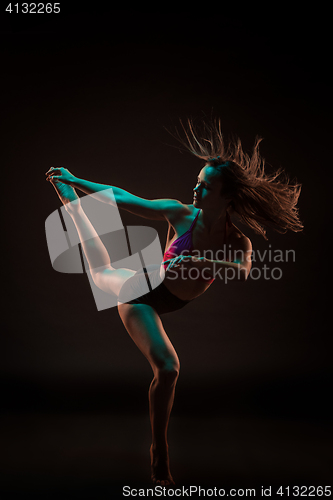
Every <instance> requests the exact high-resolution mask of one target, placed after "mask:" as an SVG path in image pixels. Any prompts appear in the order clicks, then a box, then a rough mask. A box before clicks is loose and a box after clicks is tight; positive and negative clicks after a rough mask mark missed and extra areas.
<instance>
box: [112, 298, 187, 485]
mask: <svg viewBox="0 0 333 500" xmlns="http://www.w3.org/2000/svg"><path fill="white" fill-rule="evenodd" d="M118 311H119V315H120V317H121V319H122V321H123V323H124V326H125V328H126V330H127V331H128V333H129V334H130V336H131V337H132V339H133V340H134V342H135V343H136V345H137V346H138V348H139V349H140V350H141V352H142V353H143V354H144V356H145V357H146V358H147V359H148V361H149V363H150V365H151V367H152V369H153V373H154V378H153V380H152V383H151V385H150V388H149V410H150V422H151V430H152V444H151V448H150V455H151V477H152V480H153V482H154V483H155V484H161V485H170V484H174V481H173V479H172V476H171V473H170V467H169V454H168V442H167V431H168V423H169V418H170V412H171V409H172V405H173V400H174V394H175V386H176V382H177V379H178V375H179V368H180V365H179V359H178V356H177V353H176V351H175V349H174V347H173V345H172V344H171V342H170V340H169V338H168V336H167V334H166V332H165V330H164V328H163V325H162V322H161V320H160V317H159V316H158V314H157V313H156V312H155V310H154V309H153V308H152V307H150V306H148V305H146V304H119V306H118Z"/></svg>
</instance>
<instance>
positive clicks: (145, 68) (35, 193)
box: [1, 2, 332, 498]
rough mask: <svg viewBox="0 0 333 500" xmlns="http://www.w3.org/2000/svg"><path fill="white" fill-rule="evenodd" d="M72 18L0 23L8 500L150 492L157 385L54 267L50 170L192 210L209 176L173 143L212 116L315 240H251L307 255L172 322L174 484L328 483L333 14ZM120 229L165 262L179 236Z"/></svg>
mask: <svg viewBox="0 0 333 500" xmlns="http://www.w3.org/2000/svg"><path fill="white" fill-rule="evenodd" d="M267 5H268V4H267ZM61 8H62V11H61V14H59V15H48V16H46V15H34V16H33V15H23V14H14V13H12V14H9V13H4V15H3V18H2V21H1V23H2V32H1V60H2V63H1V64H2V80H1V87H2V91H1V96H2V102H1V115H2V131H1V137H2V146H1V149H2V151H1V152H2V168H1V171H2V177H3V180H2V201H3V208H2V215H3V217H2V242H3V243H2V246H3V250H4V256H3V260H2V264H3V266H2V269H3V273H2V283H3V285H2V286H3V298H4V299H5V300H3V301H2V303H3V318H4V321H3V325H4V328H3V335H2V342H3V347H2V349H1V354H2V360H1V375H2V377H1V378H2V390H1V401H2V407H3V411H2V422H3V423H2V433H3V443H4V446H3V453H2V455H3V456H2V459H3V464H2V471H3V473H4V477H3V479H2V489H3V498H14V497H15V496H16V495H18V496H19V497H22V494H23V493H26V492H33V493H34V494H35V495H37V494H38V493H40V494H41V495H42V496H44V495H45V494H47V495H48V496H50V495H51V494H54V496H55V497H56V498H58V497H60V495H61V497H64V495H65V498H74V497H75V496H76V495H78V496H80V498H85V496H87V498H104V497H105V498H106V497H109V495H110V493H111V492H114V491H117V492H118V496H119V497H120V496H121V488H122V486H123V485H125V484H128V485H131V486H133V487H134V486H135V485H144V486H148V485H149V458H148V449H149V444H150V429H149V419H148V398H147V391H148V387H149V384H150V380H151V377H152V373H151V369H150V367H149V365H148V363H147V361H146V360H145V359H144V357H143V356H142V355H141V354H140V353H139V351H138V350H137V348H136V346H135V345H134V343H133V342H132V341H131V339H130V338H129V336H128V334H127V333H126V331H125V330H124V327H123V326H122V323H121V320H120V318H119V316H118V312H117V310H116V309H108V310H104V311H100V312H98V311H97V309H96V306H95V303H94V300H93V296H92V293H91V290H90V287H89V283H88V279H87V277H86V276H85V275H78V274H76V275H67V274H61V273H56V272H55V271H54V270H53V269H52V266H51V263H50V259H49V255H48V250H47V245H46V238H45V230H44V224H45V220H46V218H47V217H48V215H49V214H50V213H51V212H53V211H54V210H56V209H57V208H58V207H59V200H58V197H57V196H56V194H55V192H54V191H53V188H52V186H51V185H49V184H47V183H46V182H45V176H44V172H46V171H47V170H48V169H49V167H50V166H51V165H64V166H66V167H67V168H69V169H70V170H71V171H72V172H73V173H74V174H75V175H77V176H78V177H81V178H85V179H88V180H92V181H95V182H100V183H104V184H110V185H115V186H120V187H122V188H124V189H126V190H128V191H130V192H133V193H135V194H137V195H139V196H142V197H146V198H162V197H173V198H176V199H180V200H182V201H184V202H187V203H191V199H192V188H193V185H194V182H195V178H196V175H197V173H198V171H199V169H200V168H201V165H200V163H199V162H198V161H197V160H196V159H195V158H194V157H192V156H190V155H188V154H186V153H185V154H184V153H183V154H182V153H180V152H179V150H178V149H176V148H175V147H174V146H177V145H178V144H177V142H176V141H175V140H174V139H173V138H172V136H171V135H170V134H168V133H167V131H166V130H165V128H164V127H167V128H168V129H170V130H174V127H175V126H176V125H178V124H179V118H181V119H182V120H186V118H187V117H192V118H194V119H196V120H198V121H200V119H201V118H202V117H205V116H206V117H209V116H210V115H211V114H212V113H213V115H214V116H218V117H221V121H222V126H223V130H224V131H225V134H226V136H228V135H230V134H236V135H238V136H240V137H241V139H242V142H243V146H244V148H245V149H246V150H247V151H250V150H251V147H252V145H253V142H254V139H255V136H256V135H257V134H258V135H260V136H262V137H264V141H263V142H262V145H261V152H262V155H263V156H264V157H265V158H266V161H267V162H268V164H271V165H272V166H273V167H274V168H277V167H280V166H282V167H284V168H285V169H286V171H287V172H288V173H289V174H290V175H291V177H296V178H297V180H298V181H299V182H301V183H302V184H303V188H302V193H301V197H300V201H299V208H300V216H301V219H302V221H303V222H304V226H305V229H304V232H303V233H295V234H293V233H290V234H286V235H280V234H278V233H274V232H273V231H271V230H268V238H269V240H268V241H264V239H263V238H262V237H259V236H257V235H255V234H254V233H253V232H252V231H251V230H249V229H246V228H244V227H242V226H241V227H242V229H243V230H244V231H245V233H246V234H247V235H248V236H249V237H250V238H251V240H252V243H253V248H254V249H255V250H256V251H257V250H259V251H263V250H265V249H269V248H271V249H272V250H274V249H280V250H282V251H283V252H285V251H286V250H288V249H294V250H295V255H296V260H295V262H289V263H283V264H281V268H282V270H283V277H282V279H281V280H273V279H270V280H264V279H263V278H261V279H259V280H248V281H247V282H246V283H245V284H236V283H235V284H227V285H226V284H224V283H222V282H215V283H214V285H213V286H212V287H211V288H210V289H209V290H208V292H207V293H206V294H205V295H204V296H202V297H200V298H199V299H198V300H196V301H194V302H193V303H192V304H190V305H188V306H187V308H186V309H185V310H183V311H178V312H175V313H173V314H170V315H166V316H164V317H163V318H162V319H163V323H164V326H165V329H166V331H167V333H168V335H169V336H170V339H171V341H172V342H173V344H174V346H175V348H176V350H177V352H178V355H179V358H180V362H181V376H180V378H179V382H178V385H177V392H176V400H175V405H174V410H173V415H172V419H171V423H170V432H169V437H170V448H171V451H170V454H171V465H172V472H173V475H174V478H175V480H176V483H177V486H181V485H183V484H197V485H201V486H205V485H206V487H211V488H212V487H214V486H220V487H229V486H230V487H248V488H249V487H254V486H255V487H258V488H259V486H261V485H277V486H279V485H284V486H288V485H290V486H292V485H294V484H298V485H302V484H307V485H310V484H312V485H316V486H318V485H325V484H326V485H327V484H330V479H331V478H332V476H330V475H329V453H328V450H329V449H330V446H331V442H330V437H331V436H330V429H331V428H330V422H331V421H330V418H331V415H330V412H329V409H330V404H329V400H330V394H331V384H330V374H331V368H330V367H331V359H330V358H331V356H330V354H331V353H330V349H329V340H330V337H331V325H330V318H329V313H330V310H329V305H330V304H329V297H330V280H329V271H330V267H331V265H330V263H331V258H330V256H331V249H330V246H329V241H330V237H329V232H330V222H331V217H330V215H331V209H330V201H331V199H330V188H331V186H330V185H331V182H332V174H331V163H332V161H331V133H330V132H331V130H330V118H331V111H332V110H331V107H330V97H331V95H330V94H331V88H332V85H331V84H332V81H331V80H330V66H331V65H330V63H329V59H330V40H329V26H328V22H327V21H326V18H327V16H328V12H326V13H325V12H321V13H317V12H314V11H310V10H308V11H305V10H303V11H302V12H300V11H298V12H293V13H290V12H284V11H283V10H281V9H280V10H279V11H277V10H275V9H274V7H272V6H271V5H270V6H269V8H268V6H267V8H266V9H260V10H255V9H256V7H254V6H253V7H251V8H248V10H244V8H241V7H237V8H235V9H234V11H232V10H231V9H229V10H228V11H227V10H226V9H225V8H224V7H223V4H222V7H221V6H220V7H219V8H218V9H216V8H215V9H214V8H213V7H212V6H209V4H207V5H205V6H204V8H203V7H200V8H199V7H194V6H192V9H191V11H190V12H186V11H183V12H182V11H180V12H179V11H176V10H175V11H171V10H169V11H166V10H163V9H161V10H157V11H156V12H155V11H147V12H145V11H144V10H137V11H136V10H112V9H111V8H106V7H105V5H104V6H103V7H99V6H98V5H97V4H96V2H95V4H94V5H91V6H90V7H89V9H88V8H87V7H86V8H85V7H83V6H81V7H80V9H81V10H80V11H78V10H77V11H74V9H73V10H72V11H69V10H67V11H66V10H65V6H63V4H61ZM66 8H68V7H66ZM303 9H304V7H303ZM121 215H122V219H123V223H124V224H125V225H135V224H138V225H142V224H147V225H149V226H152V227H155V228H156V229H157V230H158V232H159V234H160V237H161V243H162V245H164V243H165V238H166V229H167V227H166V224H163V223H160V222H156V221H153V222H150V221H146V220H144V219H139V218H138V217H135V216H133V215H131V214H128V213H125V212H123V213H122V214H121ZM234 222H235V223H236V224H238V223H237V221H236V220H235V221H234ZM266 264H267V265H268V266H271V267H274V264H270V263H268V262H266ZM278 265H279V264H278ZM256 266H257V267H262V266H263V264H260V263H257V264H256ZM258 496H259V489H258Z"/></svg>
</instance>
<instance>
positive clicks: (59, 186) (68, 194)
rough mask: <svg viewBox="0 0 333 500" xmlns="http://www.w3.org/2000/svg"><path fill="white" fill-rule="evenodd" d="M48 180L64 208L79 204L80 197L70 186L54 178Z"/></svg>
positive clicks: (72, 207) (73, 207) (75, 206)
mask: <svg viewBox="0 0 333 500" xmlns="http://www.w3.org/2000/svg"><path fill="white" fill-rule="evenodd" d="M50 182H51V184H52V185H53V187H54V189H55V190H56V192H57V195H58V196H59V198H60V199H61V201H62V203H63V204H64V205H65V208H66V210H68V209H75V208H78V207H79V206H80V205H81V202H80V198H79V197H78V195H77V193H76V191H75V189H74V188H72V186H69V185H68V184H64V183H63V182H59V181H56V180H50Z"/></svg>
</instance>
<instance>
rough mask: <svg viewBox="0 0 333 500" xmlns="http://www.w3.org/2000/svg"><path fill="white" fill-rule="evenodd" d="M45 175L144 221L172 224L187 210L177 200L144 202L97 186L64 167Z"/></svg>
mask: <svg viewBox="0 0 333 500" xmlns="http://www.w3.org/2000/svg"><path fill="white" fill-rule="evenodd" d="M46 175H47V176H48V177H47V180H49V179H51V178H52V179H53V180H58V181H59V182H63V183H64V184H69V185H70V186H72V187H73V188H76V189H79V190H80V191H82V192H84V193H86V194H89V195H91V196H93V197H94V198H96V199H97V200H99V201H102V202H104V203H110V204H111V205H117V206H118V208H122V209H124V210H127V211H128V212H131V213H133V214H135V215H139V216H140V217H144V218H145V219H155V220H167V221H169V222H170V223H171V224H172V223H173V222H175V221H176V220H177V218H178V217H179V216H180V215H181V214H182V213H185V212H186V210H187V208H186V206H185V205H183V203H181V202H180V201H178V200H172V199H159V200H146V199H144V198H140V197H139V196H135V195H134V194H131V193H129V192H128V191H125V190H124V189H121V188H118V187H115V186H108V185H106V184H98V183H96V182H91V181H87V180H84V179H80V178H78V177H75V176H74V175H73V174H72V173H71V172H69V170H67V169H66V168H64V167H52V168H51V169H50V170H49V171H48V172H46Z"/></svg>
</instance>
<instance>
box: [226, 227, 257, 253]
mask: <svg viewBox="0 0 333 500" xmlns="http://www.w3.org/2000/svg"><path fill="white" fill-rule="evenodd" d="M228 241H229V243H230V244H231V245H232V246H236V247H239V248H240V247H242V248H244V247H245V248H249V247H251V248H252V243H251V240H250V238H249V237H248V236H246V235H245V234H244V233H243V232H242V231H241V230H240V229H239V228H238V227H237V226H236V225H235V224H234V223H233V222H231V225H230V226H229V234H228Z"/></svg>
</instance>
